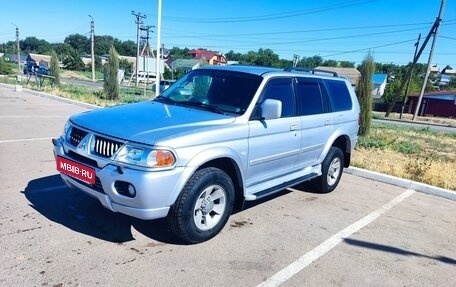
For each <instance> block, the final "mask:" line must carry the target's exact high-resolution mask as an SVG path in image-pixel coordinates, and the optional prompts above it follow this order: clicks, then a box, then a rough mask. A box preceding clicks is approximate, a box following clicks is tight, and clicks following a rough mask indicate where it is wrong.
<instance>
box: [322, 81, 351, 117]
mask: <svg viewBox="0 0 456 287" xmlns="http://www.w3.org/2000/svg"><path fill="white" fill-rule="evenodd" d="M325 82H326V87H327V88H328V92H329V97H330V99H331V107H332V110H333V111H334V112H340V111H347V110H351V108H352V106H353V103H352V100H351V96H350V92H349V90H348V88H347V85H346V84H345V82H344V81H334V80H325Z"/></svg>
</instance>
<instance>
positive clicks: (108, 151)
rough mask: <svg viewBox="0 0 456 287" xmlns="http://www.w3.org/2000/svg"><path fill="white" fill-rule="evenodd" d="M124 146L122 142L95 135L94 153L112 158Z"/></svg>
mask: <svg viewBox="0 0 456 287" xmlns="http://www.w3.org/2000/svg"><path fill="white" fill-rule="evenodd" d="M121 146H122V143H121V142H118V141H115V140H111V139H107V138H103V137H100V136H95V145H94V147H93V153H94V154H95V155H98V156H101V157H105V158H110V157H112V156H113V155H114V154H115V153H116V151H117V150H118V149H119V148H120V147H121Z"/></svg>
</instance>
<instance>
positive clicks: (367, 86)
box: [356, 52, 375, 135]
mask: <svg viewBox="0 0 456 287" xmlns="http://www.w3.org/2000/svg"><path fill="white" fill-rule="evenodd" d="M374 71H375V63H374V57H373V56H372V54H371V53H370V52H369V53H368V54H367V55H366V57H365V58H364V60H363V62H362V63H361V67H360V73H361V77H360V78H359V80H358V85H357V88H356V96H357V97H358V101H359V104H360V108H361V125H360V127H359V134H360V135H368V134H369V131H370V123H371V112H372V95H371V92H372V87H373V85H372V75H373V74H374Z"/></svg>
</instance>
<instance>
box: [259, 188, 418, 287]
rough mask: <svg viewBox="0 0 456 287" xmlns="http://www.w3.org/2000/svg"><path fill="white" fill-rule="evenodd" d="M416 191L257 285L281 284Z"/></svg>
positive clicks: (352, 226) (340, 233)
mask: <svg viewBox="0 0 456 287" xmlns="http://www.w3.org/2000/svg"><path fill="white" fill-rule="evenodd" d="M413 193H415V191H414V190H411V189H408V190H406V191H405V192H404V193H402V194H401V195H399V196H398V197H396V198H394V199H393V200H391V201H390V202H388V203H387V204H385V205H383V206H382V207H380V208H379V209H377V210H375V211H374V212H372V213H370V214H368V215H366V216H365V217H364V218H362V219H360V220H359V221H357V222H355V223H353V224H352V225H350V226H348V227H346V228H345V229H343V230H342V231H340V232H339V233H337V234H334V235H333V236H331V237H330V238H328V239H327V240H325V241H324V242H323V243H321V244H320V245H318V246H317V247H315V248H314V249H312V250H311V251H309V252H308V253H306V254H304V255H303V256H301V257H300V258H298V259H297V260H296V261H294V262H293V263H291V264H290V265H288V266H287V267H285V268H284V269H282V270H281V271H279V272H277V273H276V274H274V275H273V276H272V277H270V278H269V279H267V280H266V281H264V282H263V283H261V284H259V285H258V286H257V287H272V286H279V285H280V284H282V283H284V282H286V281H287V280H289V279H290V278H291V277H293V276H294V275H295V274H297V273H298V272H300V271H301V270H303V269H304V268H306V267H307V266H309V265H310V264H312V262H314V261H315V260H317V259H318V258H320V257H321V256H323V255H325V254H326V253H327V252H329V251H330V250H331V249H333V248H334V247H336V246H337V245H338V244H339V243H341V242H342V241H343V240H344V239H345V238H348V237H350V236H351V235H352V234H353V233H355V232H358V231H359V230H360V229H361V228H363V227H365V226H366V225H368V224H369V223H371V222H373V221H374V220H376V219H377V218H379V217H380V216H381V215H382V214H384V213H385V212H387V211H388V210H390V209H391V208H393V207H394V206H396V205H397V204H399V203H400V202H401V201H403V200H404V199H406V198H407V197H409V196H410V195H412V194H413Z"/></svg>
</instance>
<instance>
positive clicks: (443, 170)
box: [352, 125, 456, 190]
mask: <svg viewBox="0 0 456 287" xmlns="http://www.w3.org/2000/svg"><path fill="white" fill-rule="evenodd" d="M352 164H353V165H354V166H357V167H361V168H365V169H369V170H374V171H378V172H381V173H386V174H390V175H393V176H397V177H401V178H407V179H411V180H415V181H419V182H424V183H427V184H430V185H433V186H439V187H442V188H446V189H452V190H456V134H454V133H453V134H448V133H438V132H433V131H430V130H428V129H412V128H402V127H397V126H384V125H373V127H372V130H371V134H370V135H369V136H367V137H361V138H360V139H359V143H358V146H357V147H356V148H355V152H354V154H353V160H352Z"/></svg>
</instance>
